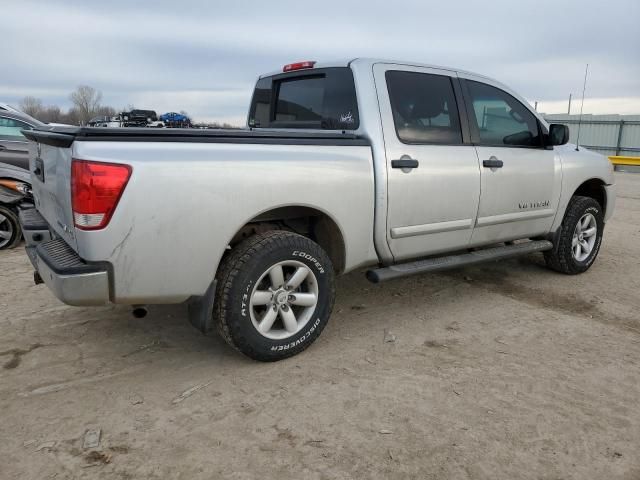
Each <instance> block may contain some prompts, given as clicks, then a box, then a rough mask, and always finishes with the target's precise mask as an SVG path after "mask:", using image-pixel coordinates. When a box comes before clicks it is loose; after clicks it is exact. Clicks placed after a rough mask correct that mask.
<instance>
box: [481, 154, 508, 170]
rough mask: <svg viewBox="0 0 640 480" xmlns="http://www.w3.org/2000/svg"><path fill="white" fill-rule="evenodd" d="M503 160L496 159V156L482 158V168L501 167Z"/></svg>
mask: <svg viewBox="0 0 640 480" xmlns="http://www.w3.org/2000/svg"><path fill="white" fill-rule="evenodd" d="M503 165H504V162H503V161H502V160H498V159H497V158H496V157H489V160H483V161H482V166H483V167H484V168H502V166H503Z"/></svg>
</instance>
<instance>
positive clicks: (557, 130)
mask: <svg viewBox="0 0 640 480" xmlns="http://www.w3.org/2000/svg"><path fill="white" fill-rule="evenodd" d="M568 141H569V127H567V126H566V125H562V124H560V123H552V124H551V125H549V145H564V144H565V143H567V142H568Z"/></svg>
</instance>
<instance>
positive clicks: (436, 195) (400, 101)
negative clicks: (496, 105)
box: [374, 64, 480, 261]
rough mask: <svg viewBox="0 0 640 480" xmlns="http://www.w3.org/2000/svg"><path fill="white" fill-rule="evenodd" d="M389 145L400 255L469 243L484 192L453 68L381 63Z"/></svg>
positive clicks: (377, 73) (390, 217)
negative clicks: (481, 195)
mask: <svg viewBox="0 0 640 480" xmlns="http://www.w3.org/2000/svg"><path fill="white" fill-rule="evenodd" d="M374 78H375V84H376V90H377V95H378V101H379V104H380V114H381V120H382V129H383V135H384V143H385V150H386V167H387V198H388V200H387V241H388V243H389V248H390V249H391V252H392V253H393V256H394V259H395V260H396V261H398V260H403V259H409V258H416V257H421V256H426V255H431V254H436V253H439V252H443V251H450V250H455V249H457V248H465V247H467V246H468V244H469V242H470V240H471V233H472V231H473V225H474V224H475V220H476V213H477V210H478V202H479V197H480V167H479V164H478V157H477V154H476V151H475V148H474V147H473V145H471V144H470V141H469V136H468V131H467V119H466V113H465V112H464V107H463V101H462V96H461V93H460V92H461V90H460V86H459V83H458V79H457V76H456V73H455V72H452V71H449V70H439V69H432V68H419V67H413V66H406V65H395V64H376V65H374Z"/></svg>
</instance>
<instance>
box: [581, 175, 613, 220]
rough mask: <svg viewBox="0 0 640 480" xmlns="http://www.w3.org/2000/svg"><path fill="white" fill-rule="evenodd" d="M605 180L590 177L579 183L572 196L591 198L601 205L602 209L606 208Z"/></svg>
mask: <svg viewBox="0 0 640 480" xmlns="http://www.w3.org/2000/svg"><path fill="white" fill-rule="evenodd" d="M605 185H606V182H605V181H604V180H602V179H601V178H598V177H593V178H590V179H589V180H585V181H584V182H582V183H581V184H580V186H579V187H578V188H576V190H575V191H574V192H573V194H572V197H574V196H576V195H578V196H581V197H589V198H593V199H594V200H595V201H596V202H598V203H599V204H600V206H601V207H602V211H603V212H606V210H607V192H606V191H605V189H604V187H605Z"/></svg>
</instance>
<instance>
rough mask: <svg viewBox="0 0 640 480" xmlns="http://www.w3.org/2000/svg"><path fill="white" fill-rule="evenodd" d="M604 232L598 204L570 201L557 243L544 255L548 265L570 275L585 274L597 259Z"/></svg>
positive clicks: (580, 199) (585, 199)
mask: <svg viewBox="0 0 640 480" xmlns="http://www.w3.org/2000/svg"><path fill="white" fill-rule="evenodd" d="M603 230H604V217H603V214H602V207H601V206H600V204H599V203H598V202H596V201H595V200H594V199H593V198H589V197H580V196H575V197H573V198H571V200H570V201H569V205H568V206H567V211H566V213H565V215H564V219H563V220H562V225H561V226H560V232H559V234H558V236H557V241H556V244H555V245H554V246H553V249H552V250H549V251H547V252H545V254H544V258H545V260H546V263H547V265H548V266H549V267H550V268H552V269H553V270H556V271H558V272H562V273H566V274H569V275H575V274H578V273H582V272H586V271H587V270H588V269H589V267H591V265H592V264H593V262H594V261H595V259H596V257H597V256H598V252H599V251H600V244H601V243H602V233H603Z"/></svg>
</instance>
